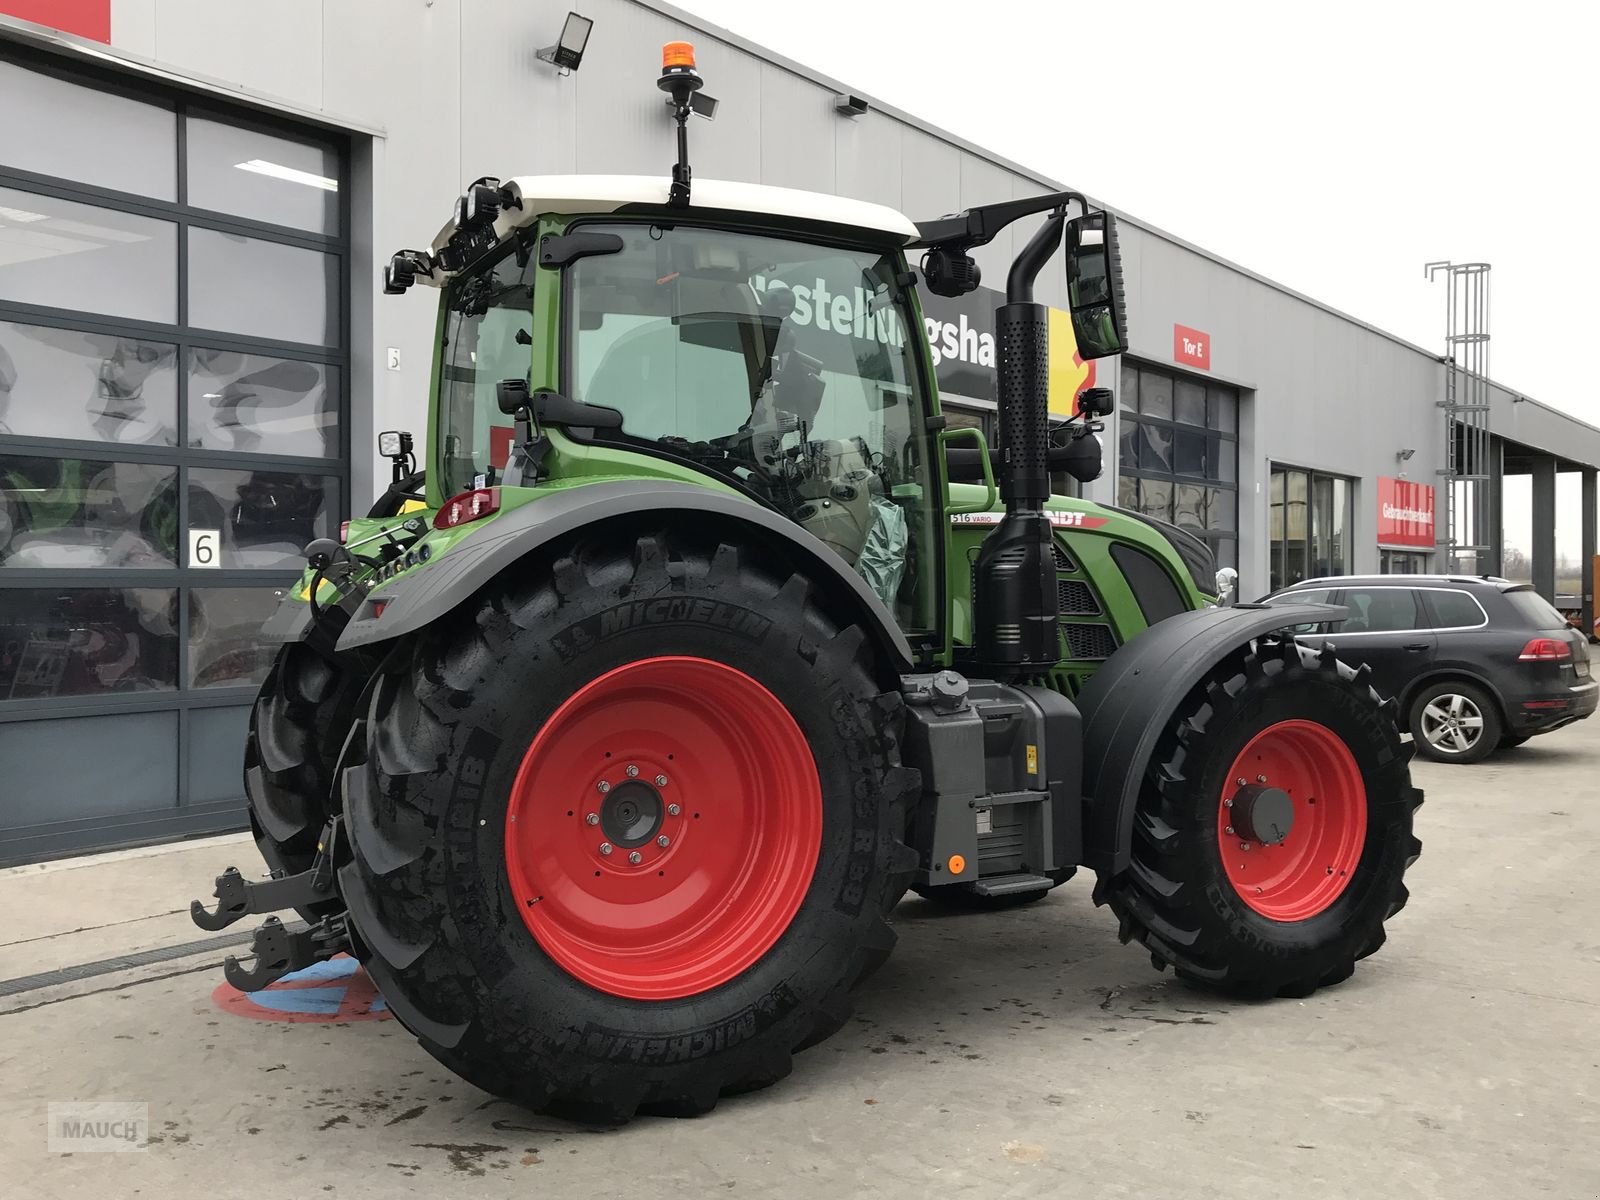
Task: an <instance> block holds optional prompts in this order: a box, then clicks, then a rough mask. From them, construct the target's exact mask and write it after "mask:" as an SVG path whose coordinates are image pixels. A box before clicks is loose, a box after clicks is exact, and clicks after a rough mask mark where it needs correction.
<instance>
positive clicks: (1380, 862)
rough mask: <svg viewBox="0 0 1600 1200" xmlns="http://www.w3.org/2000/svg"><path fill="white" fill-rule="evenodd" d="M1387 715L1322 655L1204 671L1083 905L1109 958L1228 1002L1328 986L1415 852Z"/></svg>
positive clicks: (1401, 756) (1406, 780)
mask: <svg viewBox="0 0 1600 1200" xmlns="http://www.w3.org/2000/svg"><path fill="white" fill-rule="evenodd" d="M1391 714H1392V706H1391V705H1387V704H1385V703H1384V702H1382V701H1381V700H1380V699H1379V698H1378V696H1377V694H1376V693H1375V692H1373V690H1372V689H1371V687H1369V686H1368V685H1367V682H1366V673H1365V669H1363V670H1362V671H1361V672H1353V671H1351V670H1350V668H1349V667H1347V666H1345V665H1344V664H1342V663H1340V662H1339V661H1338V660H1337V659H1336V658H1335V657H1334V656H1333V654H1332V653H1331V652H1326V653H1324V654H1322V655H1320V656H1318V655H1314V654H1312V653H1311V652H1310V651H1306V650H1303V649H1301V648H1300V647H1298V646H1297V645H1295V643H1293V642H1288V643H1285V644H1283V645H1282V646H1271V647H1267V646H1264V645H1258V646H1256V647H1253V648H1252V649H1250V650H1249V651H1248V652H1244V653H1241V654H1240V655H1239V656H1238V657H1237V658H1235V659H1234V660H1233V661H1231V662H1229V663H1224V664H1222V665H1220V666H1219V668H1218V669H1217V670H1216V671H1215V672H1214V674H1213V676H1212V678H1211V679H1210V680H1209V681H1207V682H1206V683H1205V684H1204V685H1202V686H1201V687H1199V688H1197V689H1196V690H1195V691H1194V692H1193V693H1191V694H1190V696H1189V698H1188V700H1187V701H1185V703H1184V705H1183V706H1182V707H1181V708H1180V710H1179V712H1178V714H1177V715H1176V716H1175V717H1174V719H1173V721H1172V723H1171V724H1170V726H1169V727H1168V729H1167V731H1166V733H1165V734H1164V735H1163V737H1162V740H1161V742H1160V743H1159V745H1158V747H1157V752H1156V754H1155V755H1153V756H1152V758H1151V766H1150V768H1149V770H1148V771H1147V773H1146V777H1145V780H1144V785H1143V790H1142V793H1141V796H1140V800H1139V805H1138V808H1137V811H1136V814H1135V821H1134V838H1133V845H1132V862H1131V864H1130V866H1129V868H1128V869H1127V870H1126V871H1124V872H1123V873H1121V874H1120V875H1118V876H1116V877H1114V878H1110V879H1102V880H1101V882H1100V884H1099V886H1098V887H1097V889H1096V899H1097V900H1100V901H1103V902H1109V903H1110V905H1111V906H1112V908H1113V910H1114V911H1115V912H1116V913H1117V915H1118V917H1119V919H1120V922H1121V935H1122V937H1123V940H1125V941H1126V940H1128V939H1130V938H1138V939H1139V940H1140V941H1141V942H1143V943H1144V945H1145V946H1146V947H1147V948H1148V949H1149V950H1150V953H1151V959H1152V961H1153V962H1154V963H1155V965H1156V966H1157V968H1158V969H1159V968H1163V967H1167V966H1171V967H1173V968H1174V969H1175V970H1176V971H1177V973H1178V974H1179V975H1181V976H1183V977H1184V978H1186V979H1189V980H1192V981H1194V982H1197V983H1201V984H1205V985H1208V986H1211V987H1215V988H1218V989H1221V990H1224V991H1228V992H1231V993H1236V994H1243V995H1250V996H1305V995H1309V994H1310V993H1311V992H1313V991H1315V990H1316V989H1317V988H1318V987H1321V986H1326V985H1330V984H1335V983H1339V982H1340V981H1342V980H1344V979H1346V978H1347V977H1348V976H1349V975H1350V974H1351V972H1352V971H1353V970H1354V969H1355V963H1356V961H1357V960H1358V959H1361V958H1364V957H1366V956H1367V955H1369V954H1371V953H1373V952H1374V951H1375V950H1377V949H1378V947H1380V946H1381V945H1382V944H1383V941H1384V922H1386V921H1387V920H1388V919H1389V918H1390V917H1392V916H1393V915H1394V914H1395V913H1396V912H1398V911H1399V910H1400V909H1401V908H1402V907H1404V905H1405V902H1406V899H1407V893H1406V888H1405V884H1404V883H1403V882H1402V876H1403V875H1404V873H1405V870H1406V868H1407V867H1408V866H1409V865H1410V864H1411V863H1412V862H1413V861H1414V860H1415V859H1416V857H1417V855H1418V854H1419V853H1420V852H1421V846H1420V844H1419V843H1418V842H1417V840H1416V838H1415V837H1414V836H1413V835H1412V813H1413V812H1414V810H1415V809H1416V807H1417V806H1418V804H1420V803H1421V793H1420V792H1418V791H1417V790H1416V789H1414V788H1413V787H1412V786H1411V778H1410V772H1409V771H1408V770H1407V768H1406V762H1407V759H1408V757H1409V756H1408V754H1407V752H1406V750H1405V747H1404V746H1403V745H1402V744H1401V742H1400V740H1399V734H1398V731H1397V730H1396V729H1395V726H1394V721H1393V718H1392V715H1391Z"/></svg>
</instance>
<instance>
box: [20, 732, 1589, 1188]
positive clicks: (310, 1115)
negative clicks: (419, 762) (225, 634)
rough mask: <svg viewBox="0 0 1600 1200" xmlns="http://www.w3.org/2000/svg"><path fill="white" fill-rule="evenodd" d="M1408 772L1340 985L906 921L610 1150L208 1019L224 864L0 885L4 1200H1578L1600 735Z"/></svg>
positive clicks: (344, 1027)
mask: <svg viewBox="0 0 1600 1200" xmlns="http://www.w3.org/2000/svg"><path fill="white" fill-rule="evenodd" d="M1415 773H1416V776H1417V780H1418V782H1419V783H1420V784H1421V786H1423V787H1424V788H1425V789H1426V790H1427V793H1428V801H1427V804H1426V805H1425V806H1424V807H1423V808H1422V810H1421V811H1420V812H1419V814H1418V831H1419V833H1420V835H1421V837H1422V839H1423V842H1424V853H1423V857H1422V859H1421V860H1420V862H1418V863H1417V864H1416V866H1415V867H1413V868H1412V874H1411V878H1410V880H1409V883H1410V886H1411V892H1412V900H1411V904H1410V906H1409V907H1408V908H1407V909H1406V910H1405V911H1404V912H1403V913H1401V914H1400V915H1399V916H1398V917H1396V918H1395V920H1394V921H1393V923H1392V924H1391V927H1390V938H1389V942H1388V945H1387V946H1386V947H1385V948H1384V949H1383V950H1382V951H1381V952H1380V953H1379V954H1378V955H1377V956H1375V957H1374V958H1372V959H1369V960H1367V961H1366V962H1364V963H1362V964H1361V966H1360V967H1359V968H1358V969H1357V971H1356V974H1355V977H1354V978H1353V979H1351V980H1350V981H1349V982H1348V983H1346V984H1344V985H1342V986H1340V987H1337V988H1334V989H1331V990H1328V991H1325V992H1321V993H1318V994H1317V995H1315V996H1313V997H1311V998H1309V999H1307V1000H1304V1001H1295V1000H1283V1001H1275V1002H1270V1003H1238V1002H1231V1001H1225V1000H1219V999H1218V998H1216V997H1213V996H1210V995H1207V994H1206V993H1204V992H1200V991H1196V990H1193V989H1191V988H1190V987H1188V986H1187V985H1185V984H1182V983H1179V982H1177V981H1175V980H1174V979H1173V978H1172V976H1171V975H1170V974H1169V975H1164V976H1163V975H1157V974H1155V973H1154V972H1153V971H1152V970H1151V968H1150V965H1149V962H1148V958H1147V956H1146V955H1145V954H1144V953H1143V952H1142V951H1140V950H1139V949H1138V948H1137V947H1126V946H1122V945H1119V944H1118V942H1117V939H1116V930H1115V925H1114V922H1113V921H1112V920H1111V918H1110V916H1109V914H1108V913H1107V912H1106V911H1105V910H1099V909H1096V908H1094V906H1093V905H1092V904H1091V902H1090V899H1089V893H1090V880H1089V879H1087V878H1084V879H1078V880H1074V881H1073V882H1072V883H1070V884H1068V885H1067V886H1066V887H1064V888H1061V889H1059V890H1058V891H1057V892H1056V893H1054V894H1053V895H1052V896H1051V897H1050V899H1048V900H1047V901H1045V902H1044V903H1042V904H1039V905H1035V906H1032V907H1030V908H1026V909H1020V910H1016V911H1012V912H1004V913H996V914H985V915H967V914H948V913H945V912H942V911H941V910H939V909H937V908H935V907H934V906H932V905H929V904H927V903H926V902H924V901H921V900H916V899H910V900H907V901H906V902H905V903H904V904H902V905H901V906H900V908H899V909H898V910H897V911H896V914H895V922H896V926H897V928H898V931H899V935H900V942H899V946H898V947H897V949H896V951H895V954H894V957H893V958H892V959H891V960H890V962H889V964H888V965H887V966H886V967H885V968H884V969H883V970H882V971H881V972H880V973H879V974H878V975H877V976H876V977H875V978H874V979H873V980H872V981H871V982H870V983H869V984H868V985H867V986H866V988H865V989H864V991H863V993H862V994H861V996H860V998H859V1002H858V1006H857V1015H856V1016H855V1018H854V1019H853V1020H852V1021H851V1022H850V1024H849V1025H848V1027H847V1028H846V1029H845V1030H843V1031H842V1032H841V1033H840V1034H839V1035H837V1036H836V1037H834V1038H832V1039H831V1040H829V1041H827V1042H825V1043H823V1044H822V1045H821V1046H818V1047H816V1048H814V1049H812V1050H810V1051H808V1052H806V1053H805V1054H803V1055H801V1056H800V1057H799V1059H798V1060H797V1064H796V1070H795V1073H794V1075H793V1076H792V1077H791V1078H790V1079H788V1080H787V1081H785V1082H783V1083H781V1084H779V1085H778V1086H777V1087H774V1088H772V1089H769V1090H767V1091H765V1092H760V1093H757V1094H754V1095H750V1096H745V1097H739V1098H734V1099H728V1100H724V1101H723V1103H722V1104H721V1105H720V1106H719V1107H718V1109H717V1110H716V1111H715V1112H714V1113H712V1114H711V1115H709V1116H707V1117H703V1118H700V1119H696V1120H690V1121H674V1120H666V1119H654V1118H645V1119H641V1120H639V1121H636V1122H635V1123H634V1124H632V1125H629V1126H627V1127H625V1128H623V1129H620V1130H614V1131H595V1130H590V1129H584V1128H580V1127H577V1126H570V1125H567V1124H565V1123H563V1122H560V1121H555V1120H551V1119H548V1118H543V1117H536V1116H533V1115H531V1114H529V1113H527V1112H525V1111H523V1110H521V1109H518V1108H516V1107H515V1106H512V1105H510V1104H507V1103H504V1102H502V1101H497V1100H494V1099H492V1098H491V1097H489V1096H487V1095H485V1094H484V1093H482V1092H479V1091H477V1090H475V1089H474V1088H471V1087H469V1086H467V1085H466V1084H465V1083H462V1082H461V1081H459V1080H457V1079H455V1078H454V1077H452V1076H451V1075H450V1074H449V1073H448V1072H447V1071H445V1070H444V1069H443V1068H442V1067H440V1066H439V1065H438V1064H436V1063H435V1062H434V1061H433V1060H432V1059H431V1058H429V1057H428V1056H427V1055H426V1054H424V1053H423V1052H422V1051H421V1050H420V1049H419V1048H418V1047H417V1046H416V1045H415V1044H414V1042H413V1041H412V1039H411V1038H410V1036H409V1035H407V1034H406V1032H405V1031H404V1030H403V1029H402V1028H401V1027H400V1026H399V1025H398V1024H397V1023H396V1022H395V1021H393V1020H387V1019H383V1014H382V1009H381V1000H379V999H378V998H377V997H376V995H375V994H374V993H372V992H371V990H370V989H369V988H366V987H364V983H363V979H362V977H360V976H354V975H348V974H341V973H340V972H341V971H342V970H343V969H344V968H341V967H338V966H334V967H329V968H326V970H325V975H326V976H327V977H325V978H317V979H311V980H306V981H302V983H301V989H303V994H302V995H300V996H298V997H285V996H282V995H279V996H276V997H275V998H273V1000H272V1003H273V1004H274V1005H275V1006H277V1007H274V1008H272V1009H270V1010H266V1011H262V1010H260V1008H259V1006H252V1005H251V1004H250V1002H244V1001H239V1000H237V999H236V998H231V997H228V996H227V995H226V989H224V996H223V998H222V999H221V1000H219V998H218V996H217V995H216V994H215V993H216V992H217V989H218V987H219V984H221V983H222V979H221V973H220V971H219V970H218V969H217V963H218V961H219V959H220V950H219V947H218V944H217V943H216V942H215V941H214V940H209V941H206V942H204V943H203V944H201V945H198V946H196V945H194V944H193V943H196V942H201V941H202V939H208V938H209V935H205V934H203V933H201V932H200V931H199V930H197V929H195V928H194V926H192V925H191V924H189V922H188V918H187V915H186V912H185V911H184V910H185V909H186V907H187V900H188V898H189V897H190V896H192V895H204V894H207V893H208V891H209V886H208V885H209V880H210V878H211V877H212V876H213V875H215V874H216V873H217V872H218V871H220V870H221V869H222V868H223V867H225V866H227V865H228V864H229V863H230V862H237V863H238V864H239V865H240V866H241V867H242V868H245V869H246V870H259V866H258V864H257V860H256V859H255V853H254V850H253V848H252V847H250V846H249V845H248V843H247V842H246V841H244V840H243V839H240V838H237V837H234V838H221V839H212V840H209V841H205V842H197V843H188V844H185V845H183V846H181V847H177V848H165V849H163V850H160V851H155V852H133V853H132V854H125V855H112V856H106V857H102V858H98V859H85V860H75V861H73V862H68V863H57V864H50V865H48V866H45V867H34V868H16V869H13V870H11V871H6V872H0V913H3V914H4V915H5V927H4V928H0V980H7V979H17V978H23V977H27V980H28V982H27V984H26V986H25V987H24V988H23V989H22V990H18V989H17V988H16V987H13V988H11V989H10V990H8V989H7V988H6V987H5V986H4V985H3V984H0V1193H3V1194H5V1195H8V1196H18V1197H28V1198H32V1197H49V1198H55V1197H61V1198H68V1197H85V1198H93V1200H106V1198H107V1197H121V1196H151V1197H162V1198H164V1200H186V1198H189V1197H194V1198H197V1200H198V1198H201V1197H205V1198H207V1200H209V1198H212V1197H233V1196H241V1197H242V1196H250V1197H273V1196H278V1197H291V1198H298V1197H315V1196H323V1195H330V1196H337V1197H383V1198H386V1200H387V1198H391V1197H404V1196H428V1197H440V1198H444V1197H454V1196H473V1197H483V1196H495V1195H519V1196H533V1195H539V1196H552V1197H567V1196H574V1197H577V1196H585V1197H587V1196H595V1197H600V1196H629V1197H641V1196H646V1197H649V1196H695V1197H705V1196H720V1195H729V1196H735V1197H738V1196H817V1197H839V1196H854V1195H865V1194H871V1195H873V1196H874V1197H878V1198H886V1197H898V1196H918V1197H922V1196H932V1195H937V1196H940V1197H948V1196H980V1197H1008V1196H1035V1195H1045V1194H1049V1195H1067V1194H1071V1193H1076V1192H1083V1193H1086V1194H1092V1195H1094V1196H1096V1197H1120V1196H1130V1197H1141V1198H1145V1197H1174V1198H1177V1197H1183V1198H1184V1200H1194V1198H1197V1197H1213V1196H1215V1197H1227V1198H1228V1200H1248V1198H1254V1197H1262V1198H1267V1197H1270V1198H1272V1200H1281V1197H1283V1196H1285V1195H1293V1196H1296V1197H1376V1196H1384V1197H1439V1198H1448V1200H1470V1198H1473V1197H1495V1198H1496V1200H1500V1198H1503V1197H1507V1196H1513V1197H1522V1196H1556V1197H1594V1196H1597V1195H1600V1024H1597V1019H1600V926H1597V917H1600V905H1597V904H1596V892H1597V884H1596V879H1597V874H1600V873H1597V871H1596V866H1595V864H1596V861H1597V851H1600V803H1597V801H1600V722H1584V723H1583V724H1580V725H1578V726H1575V727H1572V728H1569V729H1567V730H1563V731H1560V732H1558V733H1555V734H1552V735H1550V736H1547V737H1541V738H1536V739H1535V740H1533V741H1532V742H1530V743H1528V744H1527V745H1526V746H1524V747H1521V748H1519V749H1517V750H1513V751H1507V752H1505V753H1502V754H1501V755H1499V756H1497V757H1495V758H1492V759H1490V760H1489V761H1487V762H1486V763H1483V764H1480V765H1478V766H1475V767H1440V766H1433V765H1430V764H1423V763H1419V764H1417V767H1416V772H1415ZM236 928H238V929H239V930H241V931H242V932H241V934H240V936H241V938H242V937H243V936H245V935H246V933H247V930H248V927H247V926H246V925H244V924H241V926H239V927H236ZM151 950H153V951H155V954H154V955H153V956H145V957H143V958H139V957H129V956H130V955H135V954H136V953H137V952H139V951H151ZM83 964H89V966H87V967H85V966H84V965H83ZM351 965H352V966H353V964H351ZM286 1010H292V1011H286ZM252 1011H253V1012H254V1013H255V1015H253V1016H252V1015H247V1014H248V1013H250V1012H252ZM290 1016H296V1017H299V1018H305V1017H310V1018H314V1019H309V1020H307V1019H295V1020H291V1019H288V1017H290ZM262 1017H266V1018H267V1019H260V1018H262ZM84 1100H118V1101H130V1102H135V1103H143V1104H145V1105H147V1112H148V1118H149V1132H150V1136H149V1143H148V1148H147V1149H146V1150H144V1151H142V1152H131V1153H115V1154H113V1153H86V1152H82V1151H79V1152H75V1153H71V1154H61V1153H52V1152H50V1151H49V1150H48V1149H47V1139H46V1113H47V1105H48V1104H49V1103H50V1102H52V1101H55V1102H62V1101H84Z"/></svg>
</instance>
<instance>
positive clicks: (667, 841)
mask: <svg viewBox="0 0 1600 1200" xmlns="http://www.w3.org/2000/svg"><path fill="white" fill-rule="evenodd" d="M656 845H658V846H660V847H661V848H662V849H663V850H665V849H666V848H667V847H668V846H670V845H672V839H671V838H669V837H668V836H667V835H666V834H664V833H663V834H662V835H661V836H660V837H658V838H657V839H656Z"/></svg>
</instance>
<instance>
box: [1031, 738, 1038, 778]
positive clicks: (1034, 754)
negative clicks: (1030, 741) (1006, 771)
mask: <svg viewBox="0 0 1600 1200" xmlns="http://www.w3.org/2000/svg"><path fill="white" fill-rule="evenodd" d="M1038 773H1039V747H1037V746H1034V745H1030V746H1029V747H1028V774H1029V775H1037V774H1038Z"/></svg>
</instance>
